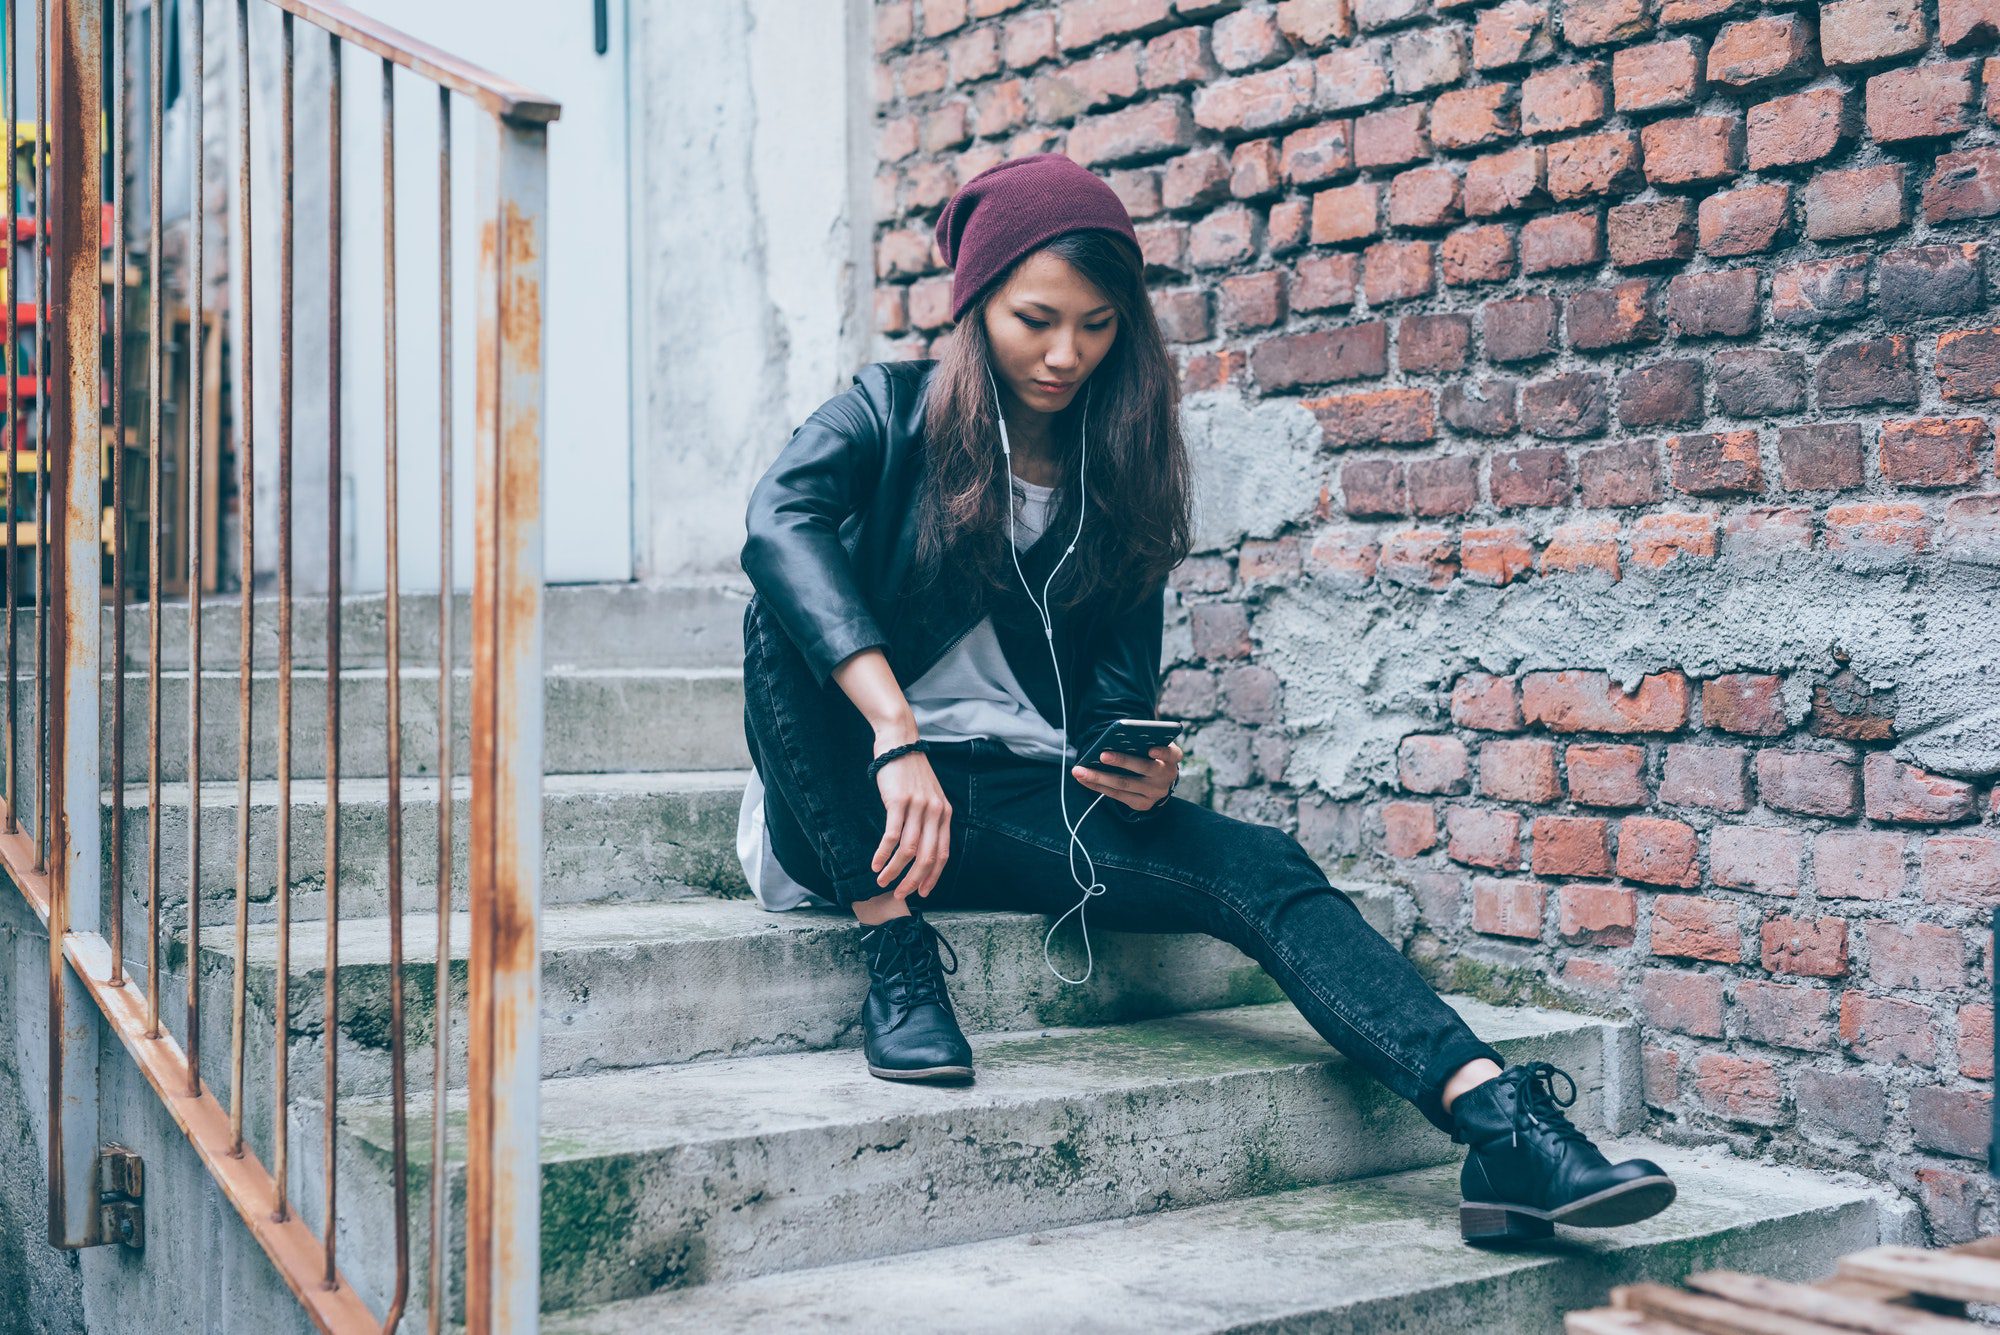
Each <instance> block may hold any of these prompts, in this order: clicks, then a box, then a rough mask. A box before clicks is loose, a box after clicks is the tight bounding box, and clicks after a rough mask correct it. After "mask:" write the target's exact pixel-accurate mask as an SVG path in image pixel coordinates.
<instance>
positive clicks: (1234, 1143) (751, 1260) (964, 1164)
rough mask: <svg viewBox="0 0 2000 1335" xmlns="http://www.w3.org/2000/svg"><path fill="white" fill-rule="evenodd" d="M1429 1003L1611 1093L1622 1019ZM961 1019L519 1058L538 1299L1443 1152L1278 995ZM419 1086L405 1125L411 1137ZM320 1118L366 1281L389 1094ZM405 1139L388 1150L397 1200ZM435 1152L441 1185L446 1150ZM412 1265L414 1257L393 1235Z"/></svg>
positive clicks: (1623, 1109)
mask: <svg viewBox="0 0 2000 1335" xmlns="http://www.w3.org/2000/svg"><path fill="white" fill-rule="evenodd" d="M1453 1004H1455V1005H1457V1006H1458V1007H1459V1008H1460V1010H1461V1011H1462V1012H1463V1013H1464V1014H1465V1015H1466V1017H1467V1019H1468V1020H1469V1021H1470V1022H1471V1023H1472V1025H1473V1026H1474V1028H1475V1029H1476V1030H1477V1031H1478V1032H1479V1033H1481V1034H1482V1035H1483V1036H1485V1037H1486V1038H1488V1039H1489V1040H1491V1041H1493V1042H1494V1043H1495V1045H1496V1046H1497V1047H1499V1048H1500V1049H1501V1051H1502V1052H1504V1053H1506V1054H1508V1056H1509V1057H1510V1059H1524V1058H1527V1057H1530V1056H1533V1057H1539V1058H1544V1059H1547V1060H1550V1061H1554V1062H1556V1063H1557V1064H1559V1065H1560V1066H1562V1067H1563V1068H1565V1069H1566V1070H1568V1071H1569V1072H1570V1073H1571V1074H1572V1075H1574V1077H1575V1079H1576V1083H1577V1086H1578V1090H1579V1096H1578V1099H1577V1106H1576V1108H1575V1110H1574V1112H1573V1114H1572V1115H1573V1116H1574V1117H1575V1118H1576V1120H1577V1121H1578V1123H1579V1124H1580V1125H1584V1126H1589V1127H1603V1126H1605V1125H1606V1123H1607V1121H1609V1122H1610V1124H1611V1125H1612V1126H1613V1127H1614V1128H1617V1127H1622V1126H1623V1125H1625V1124H1626V1123H1628V1122H1629V1121H1630V1120H1631V1119H1632V1117H1633V1116H1634V1115H1635V1104H1636V1099H1637V1084H1636V1079H1635V1077H1634V1074H1633V1068H1634V1067H1635V1065H1636V1062H1635V1060H1634V1059H1635V1058H1636V1049H1635V1048H1634V1046H1633V1044H1632V1043H1631V1041H1630V1039H1631V1031H1630V1027H1629V1026H1627V1025H1620V1024H1614V1023H1610V1022H1607V1021H1603V1020H1598V1019H1593V1018H1589V1017H1584V1016H1578V1015H1569V1014H1561V1013H1557V1012H1552V1011H1541V1010H1531V1009H1525V1008H1522V1009H1511V1010H1503V1009H1498V1008H1495V1007H1491V1006H1486V1005H1483V1004H1481V1003H1478V1002H1473V1001H1469V1000H1465V999H1454V1000H1453ZM972 1041H973V1048H974V1052H975V1059H974V1060H975V1066H976V1069H977V1071H978V1078H977V1080H976V1081H975V1082H974V1083H973V1084H971V1085H968V1086H961V1087H956V1088H947V1087H935V1086H921V1085H909V1084H901V1083H897V1082H890V1081H884V1080H878V1079H876V1078H875V1077H873V1076H870V1075H869V1074H868V1073H867V1070H866V1067H865V1065H864V1064H863V1062H862V1061H861V1060H860V1058H859V1056H858V1054H856V1053H855V1052H853V1051H852V1050H848V1049H840V1050H833V1051H821V1052H795V1053H784V1054H777V1055H769V1056H754V1057H734V1058H726V1059H722V1060H717V1061H706V1062H694V1063H689V1064H685V1065H678V1066H654V1067H647V1068H643V1069H639V1070H633V1071H620V1072H611V1073H606V1074H602V1075H590V1076H576V1077H571V1078H568V1079H561V1080H547V1081H544V1082H543V1083H542V1086H541V1095H540V1102H541V1128H542V1146H543V1170H542V1174H543V1175H542V1207H543V1216H542V1217H543V1221H544V1222H543V1235H542V1262H543V1276H542V1297H543V1304H544V1307H545V1308H546V1309H550V1310H553V1309H558V1308H563V1307H570V1306H575V1305H578V1304H583V1303H591V1302H605V1301H610V1300H614V1299H618V1298H625V1297H636V1296H639V1295H641V1294H644V1293H648V1292H651V1291H654V1290H659V1289H668V1288H679V1287H684V1286H688V1285H694V1284H705V1283H714V1282H718V1281H724V1280H731V1279H741V1278H747V1277H749V1276H753V1275H759V1274H769V1273H772V1272H775V1271H780V1270H795V1269H799V1268H802V1267H807V1266H815V1265H828V1264H835V1263H839V1262H844V1261H856V1260H861V1259H863V1258H866V1257H879V1256H890V1255H896V1254H901V1253H908V1252H912V1251H918V1250H922V1249H926V1248H932V1247H942V1246H950V1245H953V1244H957V1243H964V1242H973V1241H978V1240H981V1239H986V1238H994V1237H1003V1236H1006V1235H1010V1234H1015V1233H1021V1232H1024V1231H1027V1230H1030V1229H1037V1228H1053V1227H1061V1226H1067V1225H1071V1224H1079V1223H1085V1222H1089V1221H1092V1220H1102V1219H1112V1218H1118V1217H1121V1216H1125V1215H1133V1214H1144V1213H1149V1212H1152V1211H1157V1210H1163V1209H1167V1208H1170V1207H1173V1206H1179V1205H1194V1204H1203V1203H1208V1202H1212V1201H1218V1200H1226V1199H1231V1198H1234V1197H1238V1196H1245V1195H1253V1194H1257V1193H1261V1192H1269V1191H1274V1190H1281V1189H1285V1188H1289V1187H1296V1186H1302V1185H1308V1184H1314V1183H1326V1182H1335V1181H1345V1180H1350V1179H1353V1178H1359V1177H1365V1176H1370V1175H1373V1174H1377V1173H1384V1172H1395V1171H1400V1170H1403V1169H1408V1168H1415V1167H1420V1166H1422V1165H1425V1164H1432V1163H1441V1162H1444V1161H1446V1160H1449V1159H1451V1158H1453V1157H1455V1155H1456V1152H1457V1150H1456V1147H1455V1146H1454V1145H1452V1143H1451V1141H1450V1139H1449V1138H1448V1137H1446V1136H1445V1135H1444V1134H1443V1133H1442V1132H1440V1131H1438V1130H1437V1129H1436V1128H1434V1127H1432V1126H1431V1125H1430V1123H1428V1122H1426V1121H1424V1120H1423V1118H1422V1117H1420V1116H1419V1115H1418V1114H1417V1112H1416V1110H1415V1109H1414V1108H1412V1107H1410V1106H1409V1105H1408V1104H1406V1103H1404V1102H1403V1101H1402V1100H1401V1099H1399V1098H1397V1097H1396V1096H1395V1095H1393V1094H1391V1093H1390V1092H1389V1091H1388V1089H1387V1088H1386V1087H1384V1086H1382V1085H1381V1084H1380V1083H1378V1082H1377V1081H1375V1080H1374V1079H1372V1078H1371V1077H1369V1076H1367V1075H1366V1074H1365V1073H1363V1072H1362V1071H1360V1070H1359V1069H1357V1068H1356V1067H1354V1066H1353V1065H1351V1064H1350V1063H1349V1062H1347V1061H1346V1060H1345V1059H1343V1058H1342V1057H1340V1056H1339V1055H1338V1054H1337V1053H1336V1052H1335V1051H1334V1049H1332V1048H1331V1047H1330V1046H1328V1045H1327V1044H1326V1043H1325V1042H1324V1041H1323V1040H1322V1039H1321V1038H1320V1037H1319V1036H1318V1035H1317V1034H1316V1033H1314V1032H1313V1031H1312V1030H1311V1028H1310V1027H1309V1026H1307V1025H1306V1023H1305V1021H1304V1020H1303V1019H1302V1018H1301V1017H1300V1016H1299V1013H1298V1012H1297V1011H1296V1010H1295V1009H1294V1008H1293V1007H1292V1006H1291V1005H1289V1004H1288V1003H1277V1004H1271V1005H1261V1006H1236V1007H1230V1008H1226V1009H1222V1010H1211V1011H1198V1012H1192V1013H1189V1014H1184V1015H1174V1016H1166V1017H1162V1018H1159V1019H1153V1020H1142V1021H1137V1022H1133V1023H1127V1024H1118V1025H1108V1026H1103V1027H1099V1028H1061V1029H1041V1030H1029V1031H1018V1032H1013V1033H1003V1034H983V1035H976V1036H974V1037H973V1040H972ZM462 1097H463V1096H462V1095H461V1096H459V1097H458V1098H456V1099H454V1100H453V1104H452V1106H451V1112H450V1115H451V1118H452V1120H453V1122H454V1123H456V1122H457V1121H458V1120H459V1118H460V1117H462V1116H463V1112H462V1107H461V1106H460V1105H462ZM421 1102H422V1101H421V1100H413V1101H412V1111H411V1116H410V1135H411V1143H412V1145H413V1146H422V1145H425V1144H427V1142H428V1135H429V1130H428V1127H429V1120H430V1119H429V1113H428V1110H427V1109H426V1108H424V1107H422V1106H420V1104H421ZM341 1117H342V1131H341V1136H340V1147H339V1151H340V1160H341V1165H342V1166H341V1169H340V1172H341V1181H342V1183H343V1186H342V1188H341V1191H342V1196H341V1199H342V1201H343V1210H342V1229H341V1233H342V1241H341V1242H340V1249H341V1255H342V1256H343V1257H344V1258H346V1264H347V1265H349V1266H351V1267H352V1269H350V1270H349V1274H350V1275H353V1276H355V1278H356V1283H357V1285H360V1286H362V1287H364V1288H366V1287H369V1286H372V1285H377V1284H379V1283H380V1282H381V1280H383V1279H386V1278H387V1277H389V1276H390V1274H391V1271H392V1266H391V1263H390V1253H389V1252H388V1251H387V1250H386V1249H385V1248H384V1246H383V1243H384V1241H385V1238H384V1236H383V1233H384V1231H383V1230H381V1229H379V1228H374V1227H372V1226H369V1225H366V1224H358V1223H357V1222H356V1221H368V1220H376V1219H380V1218H382V1217H384V1216H383V1214H382V1213H381V1212H382V1211H384V1210H387V1209H388V1208H390V1197H389V1195H388V1184H389V1182H390V1165H391V1159H390V1154H389V1146H390V1144H391V1135H390V1127H391V1121H390V1112H389V1107H388V1105H387V1101H386V1100H354V1101H345V1100H344V1101H343V1102H342V1105H341ZM315 1122H316V1116H314V1115H311V1110H310V1109H309V1108H308V1107H307V1106H306V1105H301V1106H300V1107H299V1109H298V1110H297V1112H296V1113H295V1117H294V1125H295V1128H303V1129H302V1130H300V1131H299V1134H302V1135H305V1136H311V1135H313V1134H316V1133H315V1132H314V1131H312V1130H311V1127H312V1125H313V1124H314V1123H315ZM426 1159H427V1156H426V1155H424V1154H422V1153H413V1154H412V1156H411V1182H412V1190H413V1191H414V1192H415V1193H417V1198H418V1199H422V1194H423V1193H424V1192H425V1191H426V1190H427V1183H428V1180H429V1166H428V1163H427V1162H425V1161H424V1160H426ZM449 1171H450V1172H451V1174H452V1178H453V1181H452V1183H451V1184H450V1191H449V1195H450V1198H451V1199H452V1200H453V1201H454V1202H456V1201H458V1200H460V1199H461V1198H462V1184H461V1183H460V1182H459V1180H458V1179H459V1178H460V1177H461V1173H462V1170H461V1168H460V1166H459V1164H458V1163H457V1161H456V1159H455V1158H454V1160H453V1161H452V1165H451V1168H450V1170H449ZM301 1186H302V1187H303V1189H304V1190H305V1191H307V1192H311V1191H312V1190H313V1186H312V1184H311V1183H309V1182H305V1183H302V1184H301ZM303 1208H306V1209H307V1210H309V1211H313V1212H317V1211H318V1209H319V1208H320V1207H319V1206H318V1204H317V1203H316V1202H314V1203H312V1204H308V1205H306V1206H304V1207H303ZM417 1249H418V1250H420V1249H421V1243H419V1244H417ZM413 1273H414V1274H422V1273H423V1267H422V1264H421V1261H420V1259H419V1258H417V1257H415V1256H414V1255H413Z"/></svg>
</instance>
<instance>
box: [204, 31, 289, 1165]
mask: <svg viewBox="0 0 2000 1335" xmlns="http://www.w3.org/2000/svg"><path fill="white" fill-rule="evenodd" d="M236 127H237V129H236V153H237V161H236V191H237V196H238V198H239V200H240V208H241V211H242V215H243V224H242V231H243V254H242V255H241V256H238V257H232V259H233V260H234V261H235V263H236V267H237V268H239V269H241V270H242V271H243V311H242V314H241V316H240V317H239V319H238V324H239V325H240V327H241V328H242V331H243V351H242V366H243V369H242V380H243V385H242V390H243V415H242V420H241V421H240V422H239V424H238V426H237V439H238V440H239V441H240V442H241V455H242V458H241V469H240V474H241V478H242V480H241V481H240V482H239V483H238V485H237V491H236V496H237V504H236V515H237V523H238V525H239V526H240V527H241V529H242V539H243V543H242V557H241V559H240V564H241V567H242V569H241V570H240V571H239V572H238V576H237V583H238V587H239V588H241V590H242V597H241V603H240V606H241V617H240V620H239V622H238V641H239V643H238V647H237V660H236V719H237V722H236V972H235V978H234V980H233V988H232V991H231V994H230V1007H229V1149H230V1153H231V1154H234V1155H235V1156H237V1157H238V1158H241V1157H242V1155H243V1039H244V1033H243V1031H244V1028H245V1026H246V1022H247V1019H248V1015H247V1011H248V992H249V987H248V984H249V964H248V961H247V959H246V957H247V956H248V954H249V952H250V696H251V692H250V687H251V682H252V677H251V668H252V666H253V664H252V661H251V649H252V647H253V645H252V640H253V639H254V637H255V633H256V627H257V598H256V589H257V540H256V528H257V525H256V522H255V516H256V513H257V488H256V480H255V479H256V459H257V448H256V442H255V439H254V437H255V435H256V430H255V427H256V419H255V417H254V416H253V415H252V411H251V393H250V391H251V386H252V385H253V384H254V383H255V376H254V375H253V374H252V362H251V351H252V349H253V348H254V347H255V346H256V342H257V336H256V333H255V329H254V326H255V324H256V319H255V316H256V307H255V305H254V304H253V303H252V302H251V299H250V270H251V268H252V267H253V265H252V262H253V259H254V256H255V248H254V246H253V245H252V242H251V239H250V238H251V230H250V0H236ZM189 963H190V964H192V963H193V957H192V956H190V957H189ZM278 1046H279V1047H280V1048H282V1047H283V1046H284V1043H283V1041H282V1039H281V1040H280V1042H279V1044H278Z"/></svg>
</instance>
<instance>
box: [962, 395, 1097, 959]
mask: <svg viewBox="0 0 2000 1335" xmlns="http://www.w3.org/2000/svg"><path fill="white" fill-rule="evenodd" d="M986 380H987V383H988V384H990V385H992V386H993V412H994V416H996V417H998V418H999V419H1000V452H1001V455H1002V457H1003V458H1004V460H1005V463H1006V468H1007V486H1008V492H1009V494H1008V499H1007V546H1008V548H1009V550H1011V551H1012V552H1013V554H1014V573H1015V574H1016V575H1019V576H1020V577H1021V587H1022V589H1023V590H1025V591H1026V592H1027V595H1028V601H1029V602H1031V603H1033V604H1034V605H1035V611H1036V612H1037V613H1038V614H1039V615H1040V616H1041V619H1042V637H1043V638H1044V639H1046V640H1047V641H1048V644H1049V662H1050V663H1051V664H1052V665H1053V666H1054V668H1055V673H1056V697H1057V699H1058V700H1059V701H1061V704H1062V735H1063V742H1064V758H1063V760H1062V762H1061V763H1062V766H1063V772H1064V773H1066V772H1067V770H1068V766H1069V759H1068V739H1069V697H1068V695H1067V693H1066V692H1065V691H1064V690H1063V680H1062V661H1061V660H1060V658H1058V657H1057V655H1056V632H1055V623H1054V622H1053V621H1052V620H1051V619H1050V617H1049V608H1048V597H1049V584H1052V583H1054V582H1055V577H1056V571H1057V570H1060V569H1062V563H1063V562H1064V561H1066V560H1068V559H1069V554H1070V553H1071V552H1073V551H1075V550H1076V540H1077V539H1078V538H1080V537H1082V536H1083V511H1084V504H1083V502H1084V500H1086V499H1087V498H1088V496H1089V491H1088V490H1087V489H1086V488H1085V487H1084V484H1083V477H1084V472H1085V470H1086V468H1087V466H1088V465H1089V462H1090V385H1089V383H1088V382H1086V383H1085V384H1084V387H1083V425H1082V430H1083V439H1082V449H1081V458H1080V460H1079V462H1078V464H1077V496H1078V500H1077V507H1076V532H1075V533H1074V534H1072V535H1071V536H1070V541H1069V546H1067V547H1065V548H1064V549H1063V554H1062V556H1061V557H1059V558H1058V559H1057V561H1056V564H1055V568H1054V569H1052V570H1050V571H1049V578H1048V580H1047V581H1046V582H1044V583H1043V585H1042V596H1041V598H1040V599H1039V600H1037V599H1036V597H1035V591H1034V589H1032V588H1031V587H1029V585H1028V576H1027V573H1026V572H1025V571H1023V570H1022V569H1021V548H1020V545H1019V544H1018V543H1017V542H1015V540H1014V503H1013V495H1012V490H1013V475H1014V448H1013V444H1012V442H1010V441H1009V440H1008V438H1007V414H1006V412H1005V411H1004V410H1003V409H1002V406H1001V403H1000V382H999V381H997V380H995V379H994V378H993V368H992V366H990V365H989V366H987V368H986ZM1056 782H1057V785H1058V787H1057V795H1058V797H1059V798H1060V799H1061V801H1062V812H1063V827H1064V828H1065V829H1067V830H1068V831H1069V843H1070V849H1071V852H1070V854H1069V875H1070V879H1071V880H1073V881H1075V882H1076V883H1077V885H1079V886H1081V887H1082V889H1083V898H1082V899H1079V900H1077V901H1076V907H1074V908H1072V909H1069V910H1067V911H1066V912H1065V913H1064V914H1063V915H1062V918H1057V919H1056V920H1055V921H1054V922H1053V923H1051V924H1049V931H1048V935H1047V936H1044V937H1043V938H1042V963H1044V964H1046V965H1047V966H1048V969H1049V972H1050V973H1052V974H1054V975H1055V976H1056V977H1057V978H1059V979H1061V980H1062V981H1063V982H1065V983H1084V982H1088V981H1089V979H1090V974H1091V971H1092V970H1093V969H1095V968H1096V967H1097V960H1096V958H1095V957H1094V956H1093V955H1092V954H1091V950H1090V925H1089V924H1088V923H1087V922H1085V921H1084V909H1085V907H1086V906H1087V905H1088V904H1089V903H1090V900H1091V896H1093V895H1101V894H1103V893H1104V890H1105V886H1104V882H1102V881H1100V880H1098V879H1097V863H1096V862H1095V860H1093V859H1092V858H1091V856H1090V850H1089V849H1087V848H1083V840H1082V839H1080V838H1079V837H1078V836H1077V830H1078V829H1080V828H1081V827H1082V825H1083V822H1084V819H1085V817H1087V816H1089V815H1090V813H1091V812H1093V811H1095V810H1096V809H1097V804H1098V803H1099V802H1102V801H1103V800H1104V798H1105V794H1103V793H1099V794H1098V795H1097V796H1096V798H1095V799H1093V800H1092V801H1091V804H1090V805H1089V806H1087V807H1085V808H1084V809H1083V815H1082V816H1078V817H1077V818H1076V824H1074V825H1072V824H1070V820H1069V789H1068V788H1067V787H1064V786H1062V780H1061V778H1058V779H1057V781H1056ZM1079 848H1083V857H1084V861H1085V862H1087V863H1089V865H1090V881H1089V883H1088V884H1085V883H1084V881H1083V880H1081V879H1080V878H1079V877H1078V876H1077V874H1076V853H1075V851H1074V850H1076V849H1079ZM1071 913H1074V914H1076V915H1077V919H1076V923H1077V926H1078V927H1079V928H1081V929H1082V930H1083V957H1084V969H1083V977H1081V978H1071V977H1070V976H1069V975H1067V974H1065V973H1064V972H1063V971H1062V970H1061V969H1058V968H1056V965H1055V960H1054V959H1052V958H1051V957H1050V955H1049V942H1051V941H1053V940H1054V939H1055V934H1056V928H1058V927H1060V926H1062V924H1063V918H1067V917H1069V915H1070V914H1071Z"/></svg>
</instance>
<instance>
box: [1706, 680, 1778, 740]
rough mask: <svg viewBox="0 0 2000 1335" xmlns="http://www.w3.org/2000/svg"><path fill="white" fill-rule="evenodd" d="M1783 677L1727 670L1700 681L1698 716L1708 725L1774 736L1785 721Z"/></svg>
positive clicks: (1757, 734)
mask: <svg viewBox="0 0 2000 1335" xmlns="http://www.w3.org/2000/svg"><path fill="white" fill-rule="evenodd" d="M1784 684H1785V683H1784V679H1783V678H1782V677H1774V676H1766V675H1764V674H1761V673H1754V672H1731V673H1726V674H1724V675H1723V676H1720V677H1712V678H1710V679H1709V680H1707V681H1705V682H1703V683H1702V684H1701V717H1702V722H1703V723H1704V724H1706V725H1707V726H1708V727H1711V728H1717V729H1720V730H1721V731H1723V732H1733V733H1737V734H1739V735H1741V736H1745V737H1776V736H1778V735H1779V734H1781V733H1783V732H1784V731H1785V728H1786V723H1785V701H1784V695H1783V689H1784Z"/></svg>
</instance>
